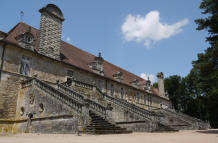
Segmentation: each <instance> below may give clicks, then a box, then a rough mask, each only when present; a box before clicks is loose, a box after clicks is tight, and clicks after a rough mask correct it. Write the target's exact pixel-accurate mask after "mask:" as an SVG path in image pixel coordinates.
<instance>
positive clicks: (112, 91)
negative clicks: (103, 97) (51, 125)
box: [111, 84, 114, 96]
mask: <svg viewBox="0 0 218 143" xmlns="http://www.w3.org/2000/svg"><path fill="white" fill-rule="evenodd" d="M111 96H114V85H113V84H111Z"/></svg>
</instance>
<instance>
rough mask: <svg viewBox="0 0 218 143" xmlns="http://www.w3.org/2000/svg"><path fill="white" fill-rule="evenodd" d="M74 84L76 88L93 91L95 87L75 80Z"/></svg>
mask: <svg viewBox="0 0 218 143" xmlns="http://www.w3.org/2000/svg"><path fill="white" fill-rule="evenodd" d="M72 82H74V83H75V86H77V87H83V88H87V89H91V90H92V89H93V85H91V84H88V83H83V82H81V81H77V80H73V81H72ZM72 84H73V83H72Z"/></svg>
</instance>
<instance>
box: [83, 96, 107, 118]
mask: <svg viewBox="0 0 218 143" xmlns="http://www.w3.org/2000/svg"><path fill="white" fill-rule="evenodd" d="M86 101H87V102H88V104H89V108H90V109H91V110H92V111H94V112H96V113H98V114H100V115H101V116H102V117H103V118H105V117H106V107H104V106H102V105H101V104H98V103H96V102H94V101H92V100H89V99H86Z"/></svg>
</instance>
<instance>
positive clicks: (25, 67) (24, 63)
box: [20, 56, 30, 76]
mask: <svg viewBox="0 0 218 143" xmlns="http://www.w3.org/2000/svg"><path fill="white" fill-rule="evenodd" d="M20 74H22V75H26V76H28V75H29V74H30V59H29V58H28V57H25V56H23V57H22V59H21V66H20Z"/></svg>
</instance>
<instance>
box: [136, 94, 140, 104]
mask: <svg viewBox="0 0 218 143" xmlns="http://www.w3.org/2000/svg"><path fill="white" fill-rule="evenodd" d="M136 100H137V103H139V93H136Z"/></svg>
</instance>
